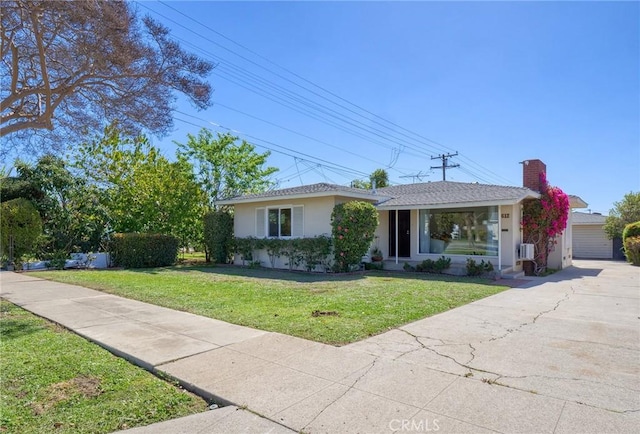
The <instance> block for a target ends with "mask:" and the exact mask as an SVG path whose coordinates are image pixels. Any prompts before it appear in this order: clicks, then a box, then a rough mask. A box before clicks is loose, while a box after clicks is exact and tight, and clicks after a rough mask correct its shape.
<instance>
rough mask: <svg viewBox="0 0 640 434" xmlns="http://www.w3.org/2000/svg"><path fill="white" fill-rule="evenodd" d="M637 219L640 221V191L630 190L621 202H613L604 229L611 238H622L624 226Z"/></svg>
mask: <svg viewBox="0 0 640 434" xmlns="http://www.w3.org/2000/svg"><path fill="white" fill-rule="evenodd" d="M637 221H640V192H636V193H634V192H630V193H627V194H625V195H624V198H623V199H622V200H621V201H620V202H614V203H613V209H611V210H610V211H609V216H608V217H607V219H606V221H605V223H604V231H605V233H606V234H607V236H608V237H609V238H610V239H613V238H620V237H622V231H623V230H624V227H625V226H626V225H628V224H629V223H633V222H637Z"/></svg>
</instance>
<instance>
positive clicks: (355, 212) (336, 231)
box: [331, 201, 378, 272]
mask: <svg viewBox="0 0 640 434" xmlns="http://www.w3.org/2000/svg"><path fill="white" fill-rule="evenodd" d="M331 227H332V237H333V246H334V257H335V269H336V271H339V272H348V271H351V270H352V269H353V268H354V267H356V266H359V265H360V263H361V262H362V257H363V256H364V255H365V254H366V253H367V251H368V250H369V246H370V245H371V242H372V241H373V236H374V232H375V230H376V228H377V227H378V211H377V210H376V208H375V207H374V206H373V205H372V204H370V203H369V202H361V201H351V202H346V203H341V204H338V205H336V206H335V207H334V208H333V212H332V213H331Z"/></svg>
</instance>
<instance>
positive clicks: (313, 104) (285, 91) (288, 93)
mask: <svg viewBox="0 0 640 434" xmlns="http://www.w3.org/2000/svg"><path fill="white" fill-rule="evenodd" d="M160 3H161V4H163V5H164V6H165V7H167V8H169V9H171V10H173V11H174V12H176V13H178V14H180V15H182V16H184V17H185V18H187V19H189V20H190V21H193V22H195V23H197V24H199V25H200V26H202V27H204V28H205V29H207V30H209V31H211V32H213V33H215V34H217V35H219V36H221V37H222V38H224V39H226V40H227V41H229V42H231V43H233V44H235V45H236V46H239V47H241V48H243V49H244V50H246V51H248V52H249V53H251V54H253V55H255V56H257V57H259V58H260V59H263V60H264V61H266V62H268V63H269V64H272V65H274V66H276V67H278V68H279V69H281V70H283V71H285V72H287V73H288V74H291V75H292V76H294V77H296V78H297V79H299V80H302V81H303V82H305V83H308V84H310V85H312V86H313V87H314V88H316V89H319V90H321V91H323V92H325V93H327V94H328V95H331V96H332V97H334V98H337V99H338V100H340V101H343V102H345V103H347V104H349V105H351V106H352V107H355V108H357V109H358V110H361V111H362V112H365V113H367V114H369V115H371V116H373V117H375V118H376V119H379V120H381V121H382V122H384V123H385V124H387V125H393V126H394V127H397V128H399V129H401V130H402V131H406V132H407V133H409V134H411V135H408V134H406V133H404V132H401V131H397V130H395V129H394V130H393V133H394V134H395V133H397V134H401V135H403V136H405V137H407V138H409V139H410V140H412V141H414V142H418V143H421V144H423V145H426V146H427V147H429V148H433V146H432V145H428V144H426V143H424V142H421V141H420V140H418V139H416V137H418V138H421V139H423V140H424V141H428V142H430V143H433V144H435V145H437V146H439V147H440V148H444V149H450V148H448V147H446V146H445V145H442V144H441V143H438V142H436V141H434V140H431V139H429V138H427V137H424V136H422V135H420V134H418V133H415V132H413V131H411V130H409V129H407V128H405V127H402V126H401V125H398V124H396V123H394V122H391V121H389V120H387V119H384V118H382V117H380V116H378V115H376V114H375V113H373V112H371V111H369V110H367V109H365V108H363V107H361V106H359V105H357V104H354V103H352V102H350V101H348V100H346V99H345V98H343V97H340V96H339V95H337V94H335V93H333V92H331V91H329V90H327V89H326V88H323V87H322V86H319V85H317V84H316V83H313V82H312V81H310V80H307V79H306V78H304V77H302V76H300V75H298V74H296V73H295V72H293V71H290V70H288V69H287V68H284V67H282V66H280V65H278V64H276V63H275V62H273V61H271V60H269V59H267V58H266V57H264V56H262V55H260V54H258V53H256V52H255V51H252V50H251V49H249V48H247V47H245V46H243V45H242V44H239V43H237V42H236V41H234V40H232V39H231V38H229V37H227V36H225V35H223V34H222V33H220V32H218V31H216V30H215V29H213V28H211V27H209V26H208V25H206V24H203V23H202V22H200V21H198V20H196V19H194V18H193V17H190V16H188V15H186V14H185V13H183V12H181V11H179V10H178V9H176V8H174V7H172V6H169V5H168V4H166V3H165V2H160ZM141 6H142V7H145V8H146V9H149V10H151V11H152V12H154V13H156V14H157V15H159V16H161V17H163V18H165V19H167V20H169V21H171V22H174V23H175V24H177V25H179V26H181V27H183V28H185V29H187V30H188V31H190V32H192V33H194V34H196V35H197V36H199V37H200V38H202V39H205V40H207V41H209V42H211V43H212V44H214V45H216V46H218V47H220V48H222V49H224V50H226V51H228V52H230V53H231V54H233V55H235V56H238V57H239V58H241V59H243V60H245V61H247V62H249V63H251V64H253V65H255V66H257V67H259V68H261V69H263V70H265V71H267V72H269V73H270V74H273V75H274V76H276V77H278V78H280V79H282V80H285V81H286V82H289V83H291V84H293V85H295V86H296V87H298V88H300V89H303V90H305V91H306V92H309V93H311V94H313V95H315V96H317V97H319V98H322V99H323V100H325V101H327V102H329V103H331V104H333V105H335V106H337V107H340V108H342V109H344V110H347V111H348V112H350V113H353V114H355V115H357V116H359V117H361V118H363V119H366V120H367V121H369V122H373V120H372V119H371V118H370V117H368V116H364V115H363V114H362V113H359V112H357V111H355V110H353V109H351V108H349V107H347V106H345V105H344V104H340V103H337V102H335V101H333V100H331V99H330V98H327V97H326V96H324V95H322V94H320V93H318V92H316V91H313V90H311V89H309V88H308V87H305V86H302V85H300V84H299V83H296V82H295V81H293V80H291V79H289V78H287V77H285V76H283V75H282V74H279V73H277V72H274V71H273V70H271V69H269V68H266V67H264V66H263V65H260V64H259V63H257V62H255V61H253V60H251V59H249V58H247V57H246V56H243V55H241V54H239V53H237V52H236V51H234V50H232V49H229V48H227V47H225V46H223V45H222V44H219V43H218V42H216V41H213V40H212V39H210V38H206V37H204V36H203V35H202V34H199V33H196V32H194V31H193V30H192V29H189V28H187V27H185V26H182V25H181V24H180V23H177V22H176V21H175V20H172V19H171V18H168V17H166V16H165V15H163V14H160V13H158V12H157V11H154V10H152V9H150V8H148V7H147V6H145V5H142V4H141ZM224 65H225V66H229V65H230V66H231V68H236V69H237V68H239V69H240V70H241V71H244V72H245V76H248V77H249V78H250V79H253V80H258V81H259V82H261V83H262V84H263V85H267V83H270V82H269V81H268V80H265V79H263V78H262V77H259V76H256V75H255V74H253V73H251V72H249V71H247V70H245V69H244V68H241V67H238V66H236V65H233V64H232V63H231V62H228V61H225V63H224ZM244 82H245V83H246V80H245V81H244ZM236 84H237V83H236ZM269 87H270V88H272V89H274V90H276V91H277V92H279V93H280V94H283V95H286V96H287V97H288V98H292V99H293V100H294V101H297V103H298V104H304V105H306V106H308V107H309V108H313V109H314V110H320V111H321V113H322V112H323V113H324V114H326V115H329V116H334V117H336V115H335V114H334V113H337V112H336V111H335V110H334V109H329V108H328V107H326V106H322V105H320V104H318V103H317V102H314V101H311V100H309V99H308V98H306V97H302V96H301V95H297V96H296V94H295V93H293V92H292V91H290V90H288V89H285V88H283V87H282V86H279V85H277V84H269ZM292 94H293V95H292ZM272 95H273V94H272ZM262 96H263V97H264V95H262ZM300 98H302V100H300ZM304 100H306V101H304ZM307 101H310V102H307ZM318 107H324V109H319V108H318ZM289 108H291V107H289ZM327 110H328V111H327ZM306 114H307V115H309V114H308V113H306ZM336 118H337V119H338V120H340V121H342V122H344V116H340V115H339V116H337V117H336ZM349 119H350V120H351V121H353V122H350V124H351V125H352V126H354V127H356V128H360V129H363V130H364V131H366V132H367V133H368V134H373V135H376V136H379V137H382V138H383V139H385V140H389V138H388V137H384V136H380V134H377V133H376V132H372V131H371V130H367V129H366V128H367V127H368V126H367V125H366V124H363V123H362V122H361V121H358V120H356V119H353V118H351V117H349ZM324 121H325V122H326V119H325V120H324ZM354 122H356V123H359V124H361V125H362V126H358V125H354ZM378 125H380V124H379V123H378ZM332 126H334V127H337V126H336V125H332ZM384 128H389V127H388V126H387V127H384ZM373 130H374V131H377V132H381V133H383V134H388V135H390V136H392V137H394V138H396V139H397V138H398V136H397V135H391V134H389V133H388V132H384V131H382V130H380V129H377V128H375V129H373ZM349 133H350V134H354V133H353V132H352V131H350V132H349ZM360 137H362V136H360ZM369 140H370V139H369ZM395 143H398V144H400V142H395ZM411 147H412V149H417V150H418V151H419V152H424V151H423V150H422V149H421V148H415V146H411ZM392 149H395V148H392ZM421 157H422V156H421ZM462 158H464V159H465V160H467V158H466V157H462ZM468 160H469V163H470V164H471V165H473V166H476V167H478V168H479V170H480V171H482V172H487V173H489V174H491V175H492V176H495V177H498V178H501V177H500V176H499V175H497V174H495V173H494V172H491V171H490V170H488V169H486V168H485V167H484V166H481V165H478V164H477V163H475V162H474V161H472V160H470V159H468ZM464 172H465V173H468V174H473V175H474V176H475V177H480V176H479V175H478V174H477V173H476V172H474V171H472V170H470V169H468V170H465V171H464ZM501 179H505V178H501ZM507 182H509V181H507Z"/></svg>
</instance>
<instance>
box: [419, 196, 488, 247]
mask: <svg viewBox="0 0 640 434" xmlns="http://www.w3.org/2000/svg"><path fill="white" fill-rule="evenodd" d="M418 222H419V223H418V224H419V232H420V235H419V237H420V239H419V252H420V253H435V254H447V255H487V256H498V235H499V232H498V231H499V229H498V207H497V206H489V207H474V208H455V209H437V210H428V209H422V210H420V211H419V220H418Z"/></svg>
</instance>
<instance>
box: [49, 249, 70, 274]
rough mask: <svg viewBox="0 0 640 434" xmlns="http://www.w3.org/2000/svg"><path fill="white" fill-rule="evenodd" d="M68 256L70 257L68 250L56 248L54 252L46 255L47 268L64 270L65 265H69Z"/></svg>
mask: <svg viewBox="0 0 640 434" xmlns="http://www.w3.org/2000/svg"><path fill="white" fill-rule="evenodd" d="M67 258H69V254H68V253H67V251H66V250H56V251H55V252H53V253H49V254H47V255H45V257H44V258H43V259H44V260H45V261H46V264H47V268H55V269H56V270H62V269H64V266H65V265H67Z"/></svg>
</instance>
